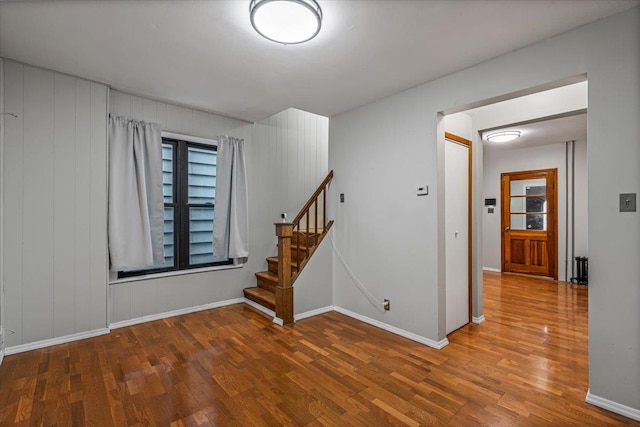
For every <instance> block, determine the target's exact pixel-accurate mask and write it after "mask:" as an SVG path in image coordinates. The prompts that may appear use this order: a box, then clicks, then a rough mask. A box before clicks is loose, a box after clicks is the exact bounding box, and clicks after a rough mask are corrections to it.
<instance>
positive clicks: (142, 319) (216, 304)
mask: <svg viewBox="0 0 640 427" xmlns="http://www.w3.org/2000/svg"><path fill="white" fill-rule="evenodd" d="M243 302H245V299H244V298H233V299H229V300H226V301H218V302H212V303H209V304H203V305H197V306H194V307H187V308H181V309H180V310H172V311H166V312H164V313H158V314H151V315H149V316H142V317H136V318H135V319H128V320H122V321H120V322H114V323H112V324H110V325H109V328H110V329H118V328H124V327H125V326H132V325H138V324H140V323H146V322H152V321H154V320H160V319H166V318H168V317H175V316H181V315H183V314H189V313H195V312H197V311H203V310H211V309H212V308H219V307H225V306H227V305H233V304H240V303H243Z"/></svg>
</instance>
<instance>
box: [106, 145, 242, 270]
mask: <svg viewBox="0 0 640 427" xmlns="http://www.w3.org/2000/svg"><path fill="white" fill-rule="evenodd" d="M216 154H217V153H216V147H215V146H213V145H206V144H199V143H195V142H188V141H183V140H178V139H170V138H162V187H163V195H164V260H165V261H164V263H163V264H158V265H153V266H151V267H148V268H144V269H136V270H127V271H120V272H118V278H122V277H129V276H139V275H143V274H150V273H159V272H165V271H175V270H187V269H191V268H198V267H209V266H214V265H225V264H232V261H231V260H229V259H226V258H223V259H221V258H214V257H213V220H214V207H215V201H216Z"/></svg>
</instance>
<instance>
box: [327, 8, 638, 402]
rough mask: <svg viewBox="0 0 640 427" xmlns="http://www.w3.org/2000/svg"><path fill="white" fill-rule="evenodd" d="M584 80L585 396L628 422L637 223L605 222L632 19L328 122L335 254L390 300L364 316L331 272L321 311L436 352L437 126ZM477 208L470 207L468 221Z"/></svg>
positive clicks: (633, 138) (633, 60) (628, 149)
mask: <svg viewBox="0 0 640 427" xmlns="http://www.w3.org/2000/svg"><path fill="white" fill-rule="evenodd" d="M585 73H587V75H588V78H589V129H588V141H589V158H588V162H589V164H588V171H589V172H588V174H589V179H588V185H589V190H588V191H589V202H588V203H589V205H588V206H589V252H590V253H589V255H590V257H589V259H590V271H589V273H590V286H589V304H590V307H589V334H590V340H589V350H590V351H589V356H590V375H589V381H590V387H591V393H592V394H594V395H596V396H600V397H603V398H606V399H609V400H612V401H614V402H618V403H620V404H623V405H626V406H629V407H632V408H636V409H639V410H640V364H639V363H638V360H640V310H638V309H637V304H638V301H639V300H640V286H639V280H640V279H638V278H639V277H640V263H638V262H637V258H638V256H639V255H640V221H639V220H638V219H639V218H638V213H619V212H618V193H621V192H637V191H638V190H640V188H639V187H640V185H639V184H640V172H639V168H638V163H639V161H640V144H639V143H638V141H640V122H639V121H638V120H637V118H638V117H639V116H640V7H636V8H634V9H630V10H628V11H626V12H624V13H622V14H619V15H615V16H613V17H610V18H607V19H603V20H600V21H597V22H595V23H592V24H589V25H586V26H583V27H580V28H578V29H576V30H573V31H570V32H568V33H565V34H562V35H559V36H557V37H554V38H551V39H548V40H545V41H543V42H540V43H536V44H533V45H531V46H529V47H526V48H524V49H520V50H517V51H514V52H511V53H509V54H506V55H503V56H500V57H498V58H495V59H493V60H491V61H487V62H484V63H482V64H479V65H476V66H474V67H470V68H468V69H465V70H463V71H460V72H458V73H454V74H451V75H449V76H446V77H443V78H441V79H438V80H435V81H432V82H430V83H427V84H424V85H422V86H419V87H417V88H414V89H411V90H408V91H406V92H402V93H399V94H396V95H394V96H391V97H388V98H386V99H384V100H381V101H379V102H376V103H373V104H370V105H366V106H363V107H361V108H357V109H354V110H352V111H349V112H347V113H344V114H341V115H338V116H335V117H333V118H332V119H331V130H330V138H329V140H330V144H329V164H330V165H331V167H332V168H333V169H334V170H335V173H336V179H335V182H334V185H335V186H336V188H335V189H334V190H335V192H336V193H345V197H346V201H345V203H344V204H338V205H337V208H336V219H337V221H336V238H335V241H336V244H337V245H338V248H339V249H340V250H341V252H342V253H343V254H344V255H345V257H346V258H347V260H348V261H349V262H350V263H351V266H352V269H353V270H354V271H355V272H356V274H358V275H359V276H360V277H361V279H362V281H363V282H364V283H365V284H367V285H368V286H369V287H370V290H371V291H372V292H373V293H374V295H376V296H378V297H379V298H389V299H391V301H392V310H391V311H390V312H388V313H379V312H378V311H376V310H375V309H374V308H373V307H371V305H370V304H369V303H368V302H367V300H366V298H365V297H364V296H363V295H362V294H361V293H360V292H359V291H358V290H357V289H356V288H355V287H354V286H353V285H352V284H351V283H350V280H349V278H348V276H347V275H346V274H345V273H344V272H343V271H341V270H340V268H339V266H338V265H337V264H336V263H334V302H335V304H336V305H340V306H343V307H345V308H347V309H349V310H352V311H354V312H357V313H360V314H362V315H365V316H369V317H372V318H374V319H376V320H379V321H382V322H386V323H388V324H390V325H393V326H395V327H398V328H402V329H405V330H408V331H411V332H413V333H415V334H418V335H422V336H424V337H427V338H429V339H432V340H440V339H442V338H443V337H444V316H442V310H441V309H440V308H441V307H444V300H443V298H441V296H442V295H443V294H444V291H443V290H444V284H445V277H444V273H443V271H442V270H443V268H442V267H443V265H444V263H443V259H442V251H439V248H440V242H439V237H440V236H441V234H442V229H443V225H444V221H443V218H442V216H439V209H438V203H437V201H438V199H439V198H440V197H441V195H440V194H439V189H438V188H436V187H435V185H436V183H437V182H438V179H437V177H438V157H439V154H440V151H441V150H439V149H438V146H439V145H442V143H443V142H442V141H443V138H444V126H443V124H442V123H441V120H440V119H439V116H438V114H439V113H440V112H454V111H455V110H456V109H457V111H462V110H464V109H467V108H469V107H470V106H474V103H477V102H481V101H483V100H489V101H491V102H495V101H497V100H500V99H504V97H505V96H507V95H508V96H510V97H515V96H518V95H522V94H524V93H531V92H530V90H531V88H534V87H540V88H542V87H548V85H549V84H550V83H551V82H559V81H564V80H565V79H567V78H569V77H572V76H578V75H583V74H585ZM476 105H477V104H476ZM474 154H475V153H474ZM474 166H475V165H474ZM478 166H479V167H478V168H476V169H475V172H474V173H475V174H479V175H476V176H475V178H476V179H481V178H479V176H481V174H482V164H481V163H480V164H479V165H478ZM419 183H427V184H429V185H430V186H431V189H432V191H431V195H430V196H428V197H416V196H415V193H414V191H415V187H416V184H419ZM481 208H482V206H481V204H480V198H478V199H477V200H474V210H475V211H476V212H478V211H480V209H481ZM440 240H441V239H440ZM476 267H479V266H476ZM474 315H476V314H474Z"/></svg>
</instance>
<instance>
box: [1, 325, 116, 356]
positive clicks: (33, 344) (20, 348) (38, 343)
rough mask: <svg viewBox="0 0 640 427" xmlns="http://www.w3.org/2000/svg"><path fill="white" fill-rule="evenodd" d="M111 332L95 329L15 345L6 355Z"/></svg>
mask: <svg viewBox="0 0 640 427" xmlns="http://www.w3.org/2000/svg"><path fill="white" fill-rule="evenodd" d="M109 332H111V331H110V330H109V329H108V328H101V329H94V330H93V331H87V332H80V333H77V334H71V335H65V336H62V337H57V338H51V339H46V340H41V341H35V342H31V343H27V344H20V345H14V346H12V347H7V348H6V349H5V350H4V354H6V355H7V356H9V355H11V354H16V353H24V352H25V351H30V350H37V349H39V348H45V347H51V346H53V345H58V344H65V343H68V342H72V341H80V340H84V339H87V338H93V337H97V336H100V335H106V334H108V333H109Z"/></svg>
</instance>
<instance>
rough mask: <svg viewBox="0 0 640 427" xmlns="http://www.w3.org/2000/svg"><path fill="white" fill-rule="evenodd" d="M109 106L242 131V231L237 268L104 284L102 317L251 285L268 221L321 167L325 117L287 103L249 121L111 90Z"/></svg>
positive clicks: (261, 263)
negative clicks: (245, 220)
mask: <svg viewBox="0 0 640 427" xmlns="http://www.w3.org/2000/svg"><path fill="white" fill-rule="evenodd" d="M110 111H111V113H112V114H116V115H121V116H126V117H131V118H134V119H140V120H146V121H150V122H157V123H160V124H161V125H162V129H163V130H165V131H168V132H175V133H181V134H187V135H192V136H198V137H203V138H211V139H215V138H216V137H217V136H218V135H221V134H228V135H231V136H236V137H239V138H244V139H245V148H246V162H247V176H248V187H249V234H250V235H249V245H250V247H249V253H250V256H249V259H248V261H247V262H246V263H245V265H244V267H242V268H239V269H229V270H220V271H211V272H200V273H189V274H184V275H179V276H172V277H164V278H156V279H147V280H134V281H127V282H124V283H112V284H111V285H110V286H109V294H110V322H111V323H115V322H122V321H127V320H132V319H136V318H140V317H143V316H151V315H156V314H161V313H165V312H168V311H173V310H180V309H187V308H190V307H194V306H199V305H204V304H209V303H215V302H220V301H226V300H231V299H235V298H240V297H242V289H244V288H245V287H248V286H255V277H254V273H256V272H258V271H261V270H266V267H267V265H266V260H265V258H266V257H268V256H272V255H274V254H275V253H276V243H277V239H276V237H275V229H274V226H273V223H274V222H277V221H278V220H279V215H280V213H281V212H283V211H288V210H291V212H293V208H296V207H300V206H301V205H302V204H304V202H305V201H306V200H307V198H308V197H309V196H310V195H311V194H312V193H313V191H314V190H315V188H316V186H317V185H318V184H319V183H320V182H321V181H322V179H324V176H325V175H326V173H327V147H328V119H327V118H326V117H321V116H318V115H315V114H311V113H306V112H303V111H300V110H295V109H289V110H286V111H284V112H282V113H279V114H276V115H274V116H272V117H269V118H267V119H265V120H263V121H261V122H258V123H256V124H251V123H247V122H244V121H240V120H235V119H229V118H226V117H222V116H218V115H215V114H211V113H206V112H202V111H198V110H195V109H191V108H188V107H182V106H177V105H172V104H167V103H164V102H158V101H153V100H150V99H145V98H142V97H138V96H133V95H129V94H126V93H122V92H118V91H111V103H110ZM296 213H297V211H296V212H294V213H293V214H292V215H295V214H296ZM327 268H328V269H330V268H331V267H330V266H328V267H327Z"/></svg>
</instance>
